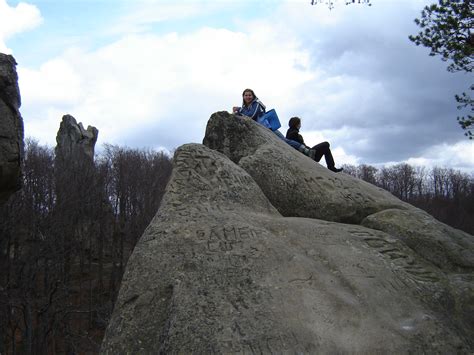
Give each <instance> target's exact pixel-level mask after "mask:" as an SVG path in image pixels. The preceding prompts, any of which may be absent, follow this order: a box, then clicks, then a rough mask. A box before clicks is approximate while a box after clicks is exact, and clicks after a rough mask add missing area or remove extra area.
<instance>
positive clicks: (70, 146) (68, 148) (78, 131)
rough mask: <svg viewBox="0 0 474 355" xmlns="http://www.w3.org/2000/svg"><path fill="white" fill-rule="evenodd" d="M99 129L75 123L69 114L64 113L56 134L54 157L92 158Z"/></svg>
mask: <svg viewBox="0 0 474 355" xmlns="http://www.w3.org/2000/svg"><path fill="white" fill-rule="evenodd" d="M98 134H99V131H98V130H97V128H95V127H92V126H87V129H84V126H83V125H82V123H81V122H79V123H77V122H76V119H75V118H74V117H72V116H71V115H64V116H63V119H62V121H61V125H60V126H59V131H58V134H57V135H56V143H57V145H56V158H57V159H64V160H76V161H88V162H92V161H93V160H94V147H95V143H96V142H97V137H98Z"/></svg>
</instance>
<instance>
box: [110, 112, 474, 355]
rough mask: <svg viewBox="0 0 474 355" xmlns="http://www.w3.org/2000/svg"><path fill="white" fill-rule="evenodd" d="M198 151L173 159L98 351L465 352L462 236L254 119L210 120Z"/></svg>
mask: <svg viewBox="0 0 474 355" xmlns="http://www.w3.org/2000/svg"><path fill="white" fill-rule="evenodd" d="M204 144H205V145H200V144H188V145H184V146H181V147H180V148H178V149H177V150H176V152H175V156H174V169H173V173H172V176H171V179H170V182H169V183H168V186H167V188H166V193H165V196H164V198H163V201H162V204H161V207H160V209H159V211H158V213H157V214H156V216H155V218H154V219H153V221H152V222H151V224H150V225H149V226H148V228H147V229H146V231H145V233H144V234H143V236H142V238H141V239H140V241H139V242H138V244H137V246H136V248H135V250H134V252H133V254H132V256H131V257H130V259H129V261H128V265H127V269H126V271H125V274H124V277H123V281H122V286H121V289H120V293H119V296H118V299H117V302H116V305H115V309H114V312H113V315H112V319H111V321H110V324H109V326H108V328H107V331H106V335H105V338H104V342H103V345H102V352H103V353H105V354H125V353H418V352H420V353H421V352H423V353H431V352H433V353H469V352H472V351H473V350H474V344H473V341H472V334H473V330H474V324H473V321H472V319H473V317H472V316H473V314H472V313H473V306H474V299H473V282H472V281H473V270H472V264H471V262H472V260H473V259H472V257H471V255H472V253H473V251H474V248H473V238H472V236H470V235H468V234H465V233H462V232H460V231H457V230H454V229H452V228H450V227H448V226H445V225H443V224H441V223H440V222H438V221H436V220H434V219H433V218H432V217H430V216H429V215H427V214H425V213H424V212H422V211H420V210H418V209H416V208H414V207H412V206H410V205H408V204H405V203H403V202H401V201H399V200H397V199H396V198H395V197H393V196H392V195H390V194H388V193H386V192H385V191H382V190H380V189H377V188H375V187H373V186H371V185H369V184H366V183H364V182H363V181H360V180H358V179H354V178H351V177H350V176H346V175H344V174H334V173H332V172H330V171H328V170H327V169H325V168H322V167H320V166H319V165H318V164H317V163H315V162H314V161H312V160H310V159H309V158H307V157H306V156H304V155H302V154H301V153H299V152H297V151H296V150H294V149H293V148H291V147H290V146H287V145H285V144H284V143H282V142H281V141H279V140H278V138H276V136H274V135H273V133H271V132H270V131H268V130H267V129H265V128H263V127H261V126H259V125H257V124H255V123H254V122H253V121H246V120H242V119H240V118H237V117H235V116H233V115H230V114H228V113H224V112H220V113H216V114H214V115H213V116H212V117H211V119H210V120H209V122H208V127H207V130H206V136H205V138H204ZM211 148H212V149H211ZM229 158H230V159H229ZM342 222H346V223H342ZM347 222H350V224H348V223H347ZM433 232H436V233H435V237H434V238H433V240H432V239H430V237H429V236H430V234H433Z"/></svg>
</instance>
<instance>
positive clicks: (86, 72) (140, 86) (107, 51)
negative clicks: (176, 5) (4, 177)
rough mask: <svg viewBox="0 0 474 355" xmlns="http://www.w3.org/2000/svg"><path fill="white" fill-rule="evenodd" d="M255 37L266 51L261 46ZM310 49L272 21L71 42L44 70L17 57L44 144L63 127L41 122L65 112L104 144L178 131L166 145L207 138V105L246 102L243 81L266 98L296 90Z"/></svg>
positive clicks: (26, 105) (27, 105) (29, 118)
mask: <svg viewBox="0 0 474 355" xmlns="http://www.w3.org/2000/svg"><path fill="white" fill-rule="evenodd" d="M256 45H257V46H258V47H259V48H262V49H264V50H263V51H255V46H256ZM305 57H306V53H305V51H304V50H301V49H298V48H297V46H296V44H295V43H293V42H291V41H286V42H285V43H280V42H279V40H278V38H275V37H274V36H272V35H271V34H270V33H269V32H268V29H267V28H265V27H263V28H260V29H255V30H254V31H253V32H252V33H251V34H247V33H242V32H233V31H229V30H224V29H213V28H202V29H200V30H198V31H195V32H192V33H188V34H185V35H179V34H176V33H170V34H167V35H145V34H142V35H131V36H126V37H123V38H122V39H120V40H118V41H116V42H114V43H112V44H110V45H107V46H105V47H102V48H100V49H98V50H97V51H93V52H84V51H81V50H79V49H70V50H68V51H66V52H64V54H63V55H61V57H58V58H54V59H52V60H50V61H48V62H46V63H44V64H43V65H41V67H40V68H39V69H34V68H23V67H21V66H20V68H19V76H20V90H21V92H22V98H23V108H22V112H23V116H24V118H25V129H26V135H35V136H40V137H48V136H49V137H50V138H49V139H47V141H46V143H48V144H54V136H55V133H56V130H57V129H55V130H53V131H50V132H49V133H48V132H46V131H45V130H51V127H50V124H48V125H42V124H38V123H37V122H39V121H41V120H43V119H48V120H50V119H51V117H50V115H51V114H52V112H59V111H62V112H63V113H69V114H71V115H73V116H74V117H76V119H77V120H78V121H82V122H84V124H85V125H87V124H91V125H94V126H96V127H97V128H98V129H99V131H100V135H99V140H100V142H102V143H103V142H109V143H117V144H123V143H124V142H127V141H130V139H131V137H130V135H133V133H134V132H136V131H139V130H140V129H143V127H147V126H148V127H150V129H153V130H156V135H155V139H156V140H157V141H156V142H154V143H155V144H160V142H158V140H159V139H160V138H159V136H158V135H161V136H163V135H168V136H169V135H171V136H173V135H174V137H173V142H172V144H173V146H169V145H168V146H167V148H168V149H172V148H174V147H176V146H177V145H180V144H183V143H186V142H189V141H193V142H200V141H201V140H202V138H203V135H204V131H205V125H206V123H207V119H208V118H209V116H210V114H211V113H213V112H215V111H219V110H229V111H230V109H231V107H232V106H233V105H235V104H240V101H241V96H240V95H241V92H242V90H243V89H244V88H246V87H251V88H254V89H255V90H256V92H257V93H258V92H261V93H262V94H263V93H265V94H264V95H265V98H264V101H265V103H266V104H267V105H268V106H277V105H278V104H279V102H285V101H286V100H287V99H289V98H291V97H292V96H293V95H295V89H296V88H297V87H298V86H299V85H301V84H303V83H304V82H306V81H308V80H310V79H311V77H312V75H311V74H310V73H309V72H308V71H307V70H306V68H305V65H304V61H305ZM295 63H296V64H295ZM275 73H278V75H275ZM286 83H290V84H286ZM262 99H263V98H262ZM60 116H61V115H58V117H57V121H58V124H57V125H58V126H59V121H60V118H61V117H60ZM48 122H49V121H48ZM151 127H153V128H151ZM150 129H149V130H148V132H147V134H148V135H150V136H151V135H152V133H153V132H150ZM41 130H43V132H41ZM164 130H166V131H168V132H166V131H164ZM134 139H136V140H139V139H137V138H135V137H134ZM151 139H152V138H151V137H149V138H148V141H147V140H146V138H144V139H143V140H142V143H143V144H147V145H149V144H150V143H152V142H151Z"/></svg>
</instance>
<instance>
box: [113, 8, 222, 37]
mask: <svg viewBox="0 0 474 355" xmlns="http://www.w3.org/2000/svg"><path fill="white" fill-rule="evenodd" d="M225 6H227V4H225V3H222V2H218V1H206V2H202V1H201V2H199V1H189V0H188V1H184V2H174V1H160V2H157V1H155V0H141V1H140V2H139V4H138V6H137V4H136V3H135V2H134V3H132V8H130V9H129V11H128V12H127V14H125V15H123V16H122V17H120V18H119V19H118V20H117V21H115V24H114V25H113V26H110V27H109V28H107V29H105V30H104V34H105V35H123V34H138V33H143V32H147V31H149V30H150V29H151V28H152V26H153V25H156V24H160V23H163V22H167V21H182V20H188V19H192V18H195V17H198V16H200V15H204V14H207V15H209V13H211V12H216V11H218V10H220V9H222V8H224V7H225Z"/></svg>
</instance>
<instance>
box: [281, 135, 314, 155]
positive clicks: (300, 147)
mask: <svg viewBox="0 0 474 355" xmlns="http://www.w3.org/2000/svg"><path fill="white" fill-rule="evenodd" d="M273 133H275V134H276V136H277V137H278V138H280V139H281V140H284V141H285V142H286V143H287V144H289V145H291V146H292V147H293V148H295V149H296V150H298V151H300V152H301V153H303V154H304V155H307V156H308V157H310V158H311V159H314V153H315V152H314V150H313V149H310V148H308V147H307V146H305V145H304V144H301V143H299V142H297V141H294V140H292V139H288V138H286V137H285V136H284V135H283V133H281V132H280V131H279V130H275V131H273Z"/></svg>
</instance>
